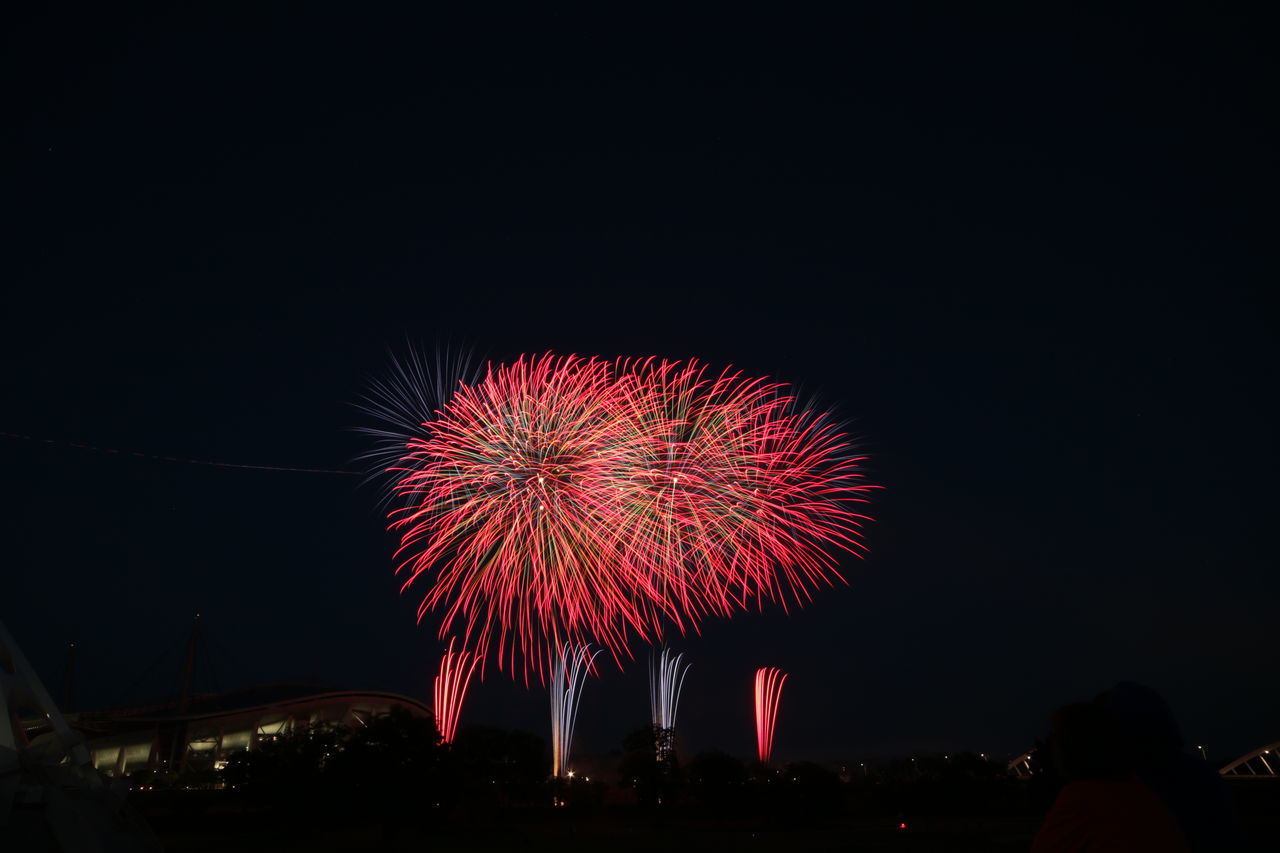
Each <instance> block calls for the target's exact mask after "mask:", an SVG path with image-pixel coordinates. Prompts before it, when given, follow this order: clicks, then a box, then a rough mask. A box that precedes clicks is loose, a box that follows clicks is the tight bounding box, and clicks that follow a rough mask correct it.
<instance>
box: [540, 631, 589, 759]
mask: <svg viewBox="0 0 1280 853" xmlns="http://www.w3.org/2000/svg"><path fill="white" fill-rule="evenodd" d="M590 649H591V647H590V646H579V647H578V648H577V649H572V648H571V647H570V645H569V644H568V643H565V644H564V646H562V647H561V649H560V654H559V655H557V656H554V657H553V659H552V661H551V685H550V687H551V775H552V776H554V777H556V778H557V779H558V778H560V777H561V776H563V775H564V774H565V773H567V772H568V765H569V750H570V749H571V748H572V746H573V724H574V721H575V720H576V719H577V717H578V703H579V702H581V701H582V687H583V681H582V676H583V673H584V672H587V671H589V670H590V669H591V665H592V663H593V662H594V661H595V659H596V655H598V654H600V652H599V651H594V652H592V651H590Z"/></svg>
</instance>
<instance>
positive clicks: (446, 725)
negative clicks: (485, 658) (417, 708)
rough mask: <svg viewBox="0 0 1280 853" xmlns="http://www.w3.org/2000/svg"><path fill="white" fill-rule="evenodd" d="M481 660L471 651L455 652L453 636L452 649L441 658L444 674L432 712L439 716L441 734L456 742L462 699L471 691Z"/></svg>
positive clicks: (437, 686)
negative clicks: (468, 689) (470, 686)
mask: <svg viewBox="0 0 1280 853" xmlns="http://www.w3.org/2000/svg"><path fill="white" fill-rule="evenodd" d="M479 662H480V659H479V658H478V657H476V656H475V655H473V654H471V652H467V651H456V652H455V651H454V650H453V640H452V639H450V640H449V649H448V651H446V652H445V653H444V655H442V656H441V658H440V674H439V675H437V676H436V681H435V689H434V691H433V694H434V696H433V698H434V700H435V701H434V702H433V704H432V713H433V714H434V715H435V718H436V728H438V729H439V730H440V738H441V740H443V741H444V742H445V743H453V738H454V735H456V734H457V732H458V717H459V715H460V714H461V713H462V700H463V698H464V697H465V696H466V695H467V687H468V685H470V683H471V675H472V673H474V672H475V669H476V664H478V663H479Z"/></svg>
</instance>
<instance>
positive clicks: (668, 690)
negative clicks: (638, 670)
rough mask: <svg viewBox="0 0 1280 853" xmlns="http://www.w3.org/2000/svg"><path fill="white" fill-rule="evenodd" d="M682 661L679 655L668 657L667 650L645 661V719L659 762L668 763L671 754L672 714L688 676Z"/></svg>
mask: <svg viewBox="0 0 1280 853" xmlns="http://www.w3.org/2000/svg"><path fill="white" fill-rule="evenodd" d="M683 659H684V655H683V654H678V655H676V656H675V657H674V658H673V657H671V650H670V649H663V650H662V654H661V655H659V656H658V657H657V658H653V657H652V656H651V657H650V659H649V716H650V719H651V720H652V721H653V729H654V735H655V738H656V740H657V743H656V744H655V747H656V749H657V753H658V754H657V758H658V760H659V761H669V760H670V759H671V757H672V753H673V752H674V751H675V729H676V710H677V708H678V707H679V705H680V690H681V688H682V687H683V686H684V677H685V676H686V675H688V673H689V664H686V663H682V660H683Z"/></svg>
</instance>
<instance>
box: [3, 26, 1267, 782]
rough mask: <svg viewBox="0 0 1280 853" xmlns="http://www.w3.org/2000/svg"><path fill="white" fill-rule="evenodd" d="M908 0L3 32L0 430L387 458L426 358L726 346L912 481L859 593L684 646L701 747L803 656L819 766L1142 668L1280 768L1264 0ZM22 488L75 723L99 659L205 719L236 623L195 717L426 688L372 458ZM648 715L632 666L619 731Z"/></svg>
mask: <svg viewBox="0 0 1280 853" xmlns="http://www.w3.org/2000/svg"><path fill="white" fill-rule="evenodd" d="M891 5H893V6H894V7H895V8H894V9H893V10H889V11H886V10H884V9H880V10H875V9H869V8H868V9H861V10H859V9H850V8H848V7H847V5H846V4H831V5H830V6H818V5H814V6H811V7H808V9H807V11H796V10H794V9H792V10H789V11H787V12H786V13H785V14H784V13H781V12H777V11H775V12H771V13H756V12H752V11H746V10H744V9H742V8H735V9H731V10H730V9H728V8H727V7H726V11H724V12H722V13H721V14H718V15H715V16H707V17H697V16H693V15H691V14H690V13H688V12H681V13H679V14H676V15H673V16H671V17H648V16H642V15H641V14H640V13H639V12H636V13H634V17H621V16H617V15H616V14H610V15H608V16H600V15H599V13H596V15H594V16H593V15H592V14H585V15H584V14H583V13H582V11H581V10H574V11H572V12H570V11H567V10H566V11H564V12H554V11H547V10H546V8H545V7H541V6H540V7H538V9H537V11H534V12H530V11H524V12H519V13H514V12H508V11H504V10H503V9H502V8H501V7H497V6H492V5H489V6H485V7H484V13H483V15H479V16H477V17H475V18H470V19H465V20H463V19H449V18H445V17H441V16H439V15H438V14H437V13H436V12H434V11H431V12H427V11H423V10H420V11H418V12H414V13H405V14H378V13H370V12H369V11H368V10H367V9H365V8H363V7H361V6H359V5H356V4H352V5H350V6H347V7H332V6H324V7H322V8H317V9H303V8H302V7H298V8H295V9H293V10H291V11H271V10H269V9H265V8H263V9H258V10H256V11H255V12H253V13H252V14H249V15H244V16H240V15H237V14H235V13H232V12H228V11H224V10H221V9H218V10H214V11H209V12H206V13H200V12H196V11H192V10H190V9H184V10H181V11H172V12H163V13H162V12H141V11H140V12H137V13H133V14H122V13H119V12H118V11H115V10H109V9H108V7H107V6H101V7H100V8H99V9H98V10H97V11H93V12H88V13H84V14H81V13H72V12H70V11H53V10H49V11H46V12H42V13H37V14H32V15H30V16H27V17H21V18H15V17H12V16H13V15H14V12H13V11H12V10H10V11H9V12H6V13H5V14H6V20H5V21H4V22H3V25H0V32H3V38H4V40H5V43H4V44H3V57H4V58H3V68H2V69H0V70H2V72H3V75H4V79H5V80H6V82H7V84H8V89H9V92H8V94H9V97H8V99H7V101H6V106H5V107H4V115H5V121H4V123H3V124H4V137H3V139H4V157H3V165H2V166H0V168H2V169H3V191H2V192H0V197H2V198H3V202H0V203H2V204H3V206H4V209H5V210H6V224H5V225H4V237H5V239H4V245H5V250H4V252H3V259H2V261H0V263H3V267H2V270H3V272H2V276H3V281H4V282H5V284H4V298H3V305H4V309H3V317H4V334H3V336H2V337H0V353H3V360H4V369H3V375H2V377H0V381H2V382H3V397H2V400H3V404H2V406H0V413H2V414H0V431H3V432H5V433H18V434H26V435H31V436H36V437H39V438H47V439H54V440H57V441H68V442H90V443H93V444H96V445H99V446H102V447H110V448H119V449H124V450H137V451H141V452H144V453H149V454H157V455H172V456H179V457H194V458H198V459H207V460H219V461H228V462H238V463H248V464H258V465H275V466H296V467H305V468H313V467H315V468H352V467H353V463H352V462H351V460H352V458H353V457H355V456H356V455H357V454H359V453H360V452H361V451H362V449H364V447H365V443H364V440H363V439H362V438H361V436H359V435H358V434H356V433H355V432H353V431H352V428H353V427H356V426H359V425H361V424H362V423H365V422H366V421H365V419H363V418H362V416H361V415H360V413H359V412H358V411H357V410H356V409H355V408H354V407H353V405H352V404H353V402H354V401H355V400H356V399H357V398H358V397H359V396H360V394H361V392H362V390H363V388H364V387H365V385H366V383H367V381H368V379H369V378H370V377H372V376H377V375H378V374H379V373H380V372H382V371H384V370H385V369H386V364H387V360H386V358H387V357H386V351H387V348H388V347H389V346H393V347H402V346H403V345H404V344H405V342H406V341H410V342H413V343H415V344H417V345H421V346H424V347H426V348H428V349H431V348H434V347H435V346H437V345H438V344H440V343H441V342H445V341H449V342H452V343H453V344H455V345H463V346H468V347H471V348H472V349H474V350H475V351H476V352H477V353H478V354H479V355H482V356H487V357H490V358H493V359H499V360H501V359H507V358H511V357H513V356H515V355H518V354H520V353H523V352H538V351H545V350H555V351H559V352H576V353H583V354H600V355H604V356H616V355H649V354H657V355H662V356H667V357H673V358H685V357H691V356H697V357H698V358H700V359H704V360H708V361H711V362H713V363H716V364H728V363H732V364H734V365H738V366H740V367H742V368H743V369H745V370H747V371H749V372H752V373H759V374H768V375H771V376H776V377H778V378H779V379H782V380H786V381H791V382H796V383H799V384H802V385H803V387H804V388H805V389H806V390H807V391H811V392H814V393H817V394H819V395H820V396H821V398H822V399H823V400H824V401H825V402H827V403H829V404H830V405H832V406H834V407H836V408H837V409H838V410H839V411H840V412H841V413H842V414H843V415H844V416H846V417H848V418H849V419H850V421H851V423H852V424H853V427H852V428H853V430H854V431H855V432H856V433H857V434H858V435H859V436H861V438H862V440H863V442H864V446H865V448H866V449H867V451H868V453H869V454H870V455H871V458H872V461H871V476H872V479H873V480H874V481H875V482H878V483H881V484H883V485H884V486H885V487H886V488H885V490H884V492H883V493H882V495H880V496H879V498H878V499H877V503H876V505H875V510H874V514H875V515H876V517H877V519H878V520H877V523H876V524H875V525H874V526H873V527H872V528H871V530H870V532H869V540H868V541H869V545H870V547H871V556H870V558H869V559H867V560H866V561H863V562H858V561H853V562H851V563H850V564H848V565H847V575H848V577H849V580H850V583H849V586H848V587H842V588H838V589H832V590H828V591H825V592H823V593H822V594H821V595H820V596H818V598H817V600H816V601H815V603H814V604H813V605H812V606H811V607H808V608H806V609H805V610H803V611H801V612H797V613H793V614H791V615H790V616H784V615H781V614H780V613H776V612H769V613H766V614H764V615H749V616H744V617H742V618H735V619H733V620H732V621H714V622H709V623H707V624H706V625H705V630H704V634H703V636H701V637H700V638H693V639H689V640H687V641H686V642H684V643H683V644H678V646H679V647H683V648H686V649H688V651H689V654H690V656H691V657H692V659H693V661H694V665H695V668H694V670H693V672H692V674H691V675H690V680H689V683H688V687H687V690H686V695H685V702H684V705H683V707H682V711H681V727H680V728H681V736H682V738H683V739H684V744H685V746H686V748H688V749H689V750H698V749H702V748H706V747H710V746H719V747H722V748H724V749H727V750H729V751H733V752H737V753H739V754H744V755H745V754H747V753H749V752H750V751H751V750H752V748H753V746H754V740H753V738H754V734H753V731H752V729H751V723H750V719H749V714H750V708H749V699H750V678H751V673H752V671H753V670H754V668H755V667H757V666H761V665H766V664H768V665H777V666H781V667H783V668H784V669H786V670H788V671H789V672H790V673H792V677H791V680H790V681H789V682H788V685H787V692H786V694H785V696H784V699H783V707H782V713H781V718H780V724H779V734H778V741H777V755H778V756H779V757H782V758H784V759H785V758H795V757H831V758H840V759H855V760H856V759H857V758H858V757H860V756H873V755H883V754H890V753H901V752H910V751H914V750H925V749H939V750H943V749H945V750H959V749H963V748H969V749H973V750H981V751H986V752H992V753H997V754H1010V753H1012V754H1016V753H1017V752H1020V751H1021V750H1023V749H1024V748H1026V747H1028V746H1030V744H1031V741H1032V739H1033V738H1034V737H1035V736H1037V735H1039V734H1041V733H1042V732H1043V731H1044V729H1045V728H1046V726H1047V718H1048V715H1049V713H1050V712H1051V711H1052V710H1053V708H1055V707H1056V706H1058V705H1060V704H1063V703H1065V702H1067V701H1071V700H1078V699H1084V698H1088V697H1090V696H1092V695H1093V694H1094V693H1096V692H1098V691H1100V690H1102V689H1104V688H1106V687H1107V686H1109V685H1110V684H1112V683H1114V682H1115V681H1117V680H1120V679H1132V680H1137V681H1141V682H1144V683H1147V684H1150V685H1152V686H1154V687H1156V688H1157V689H1158V690H1160V691H1162V692H1163V693H1164V695H1165V696H1166V697H1167V698H1168V699H1169V701H1170V702H1171V704H1172V706H1173V708H1174V711H1175V712H1176V714H1177V715H1178V717H1179V719H1180V720H1181V723H1182V726H1183V728H1184V729H1185V731H1186V733H1187V735H1188V737H1189V738H1190V739H1191V740H1192V742H1193V743H1198V742H1204V743H1206V744H1207V745H1208V747H1209V751H1210V752H1211V753H1212V754H1215V755H1219V756H1222V757H1224V758H1229V757H1233V756H1234V755H1235V754H1238V753H1240V752H1243V751H1245V750H1246V749H1249V748H1253V747H1256V746H1259V745H1261V744H1263V743H1266V742H1270V741H1273V740H1275V739H1276V738H1277V737H1280V729H1277V728H1276V725H1277V724H1276V720H1277V719H1280V679H1277V669H1276V663H1277V662H1278V660H1280V656H1277V654H1276V649H1277V639H1278V637H1277V630H1276V624H1277V623H1276V601H1277V593H1280V583H1278V582H1277V579H1276V573H1275V571H1274V564H1275V561H1274V558H1273V557H1271V556H1268V555H1269V554H1272V553H1273V549H1274V543H1273V541H1272V537H1271V536H1270V535H1269V534H1271V533H1272V531H1274V526H1275V518H1276V511H1277V501H1276V497H1275V486H1274V483H1275V480H1276V474H1277V471H1276V458H1275V450H1274V430H1275V414H1276V403H1275V390H1274V389H1275V384H1276V380H1275V363H1276V360H1275V356H1276V343H1275V314H1274V313H1273V311H1272V307H1271V303H1270V299H1269V298H1268V297H1269V294H1268V293H1267V286H1268V285H1273V284H1274V276H1275V251H1274V245H1275V244H1274V236H1275V233H1276V222H1275V218H1274V216H1273V211H1274V200H1275V198H1276V191H1277V189H1278V188H1280V182H1278V181H1277V169H1276V151H1277V141H1278V140H1277V119H1276V111H1275V108H1274V107H1275V97H1274V93H1275V87H1276V84H1277V82H1278V81H1280V75H1277V68H1276V61H1275V55H1274V52H1271V50H1270V45H1271V44H1272V42H1273V41H1274V35H1275V27H1274V21H1272V20H1264V19H1262V18H1260V17H1257V15H1256V14H1255V13H1245V12H1244V11H1242V10H1244V9H1245V8H1247V5H1246V4H1241V5H1240V6H1239V7H1236V8H1235V9H1233V8H1232V7H1231V6H1230V5H1224V4H1213V6H1214V8H1213V9H1212V10H1210V9H1208V8H1207V7H1196V6H1188V5H1176V6H1175V5H1173V4H1161V5H1159V6H1156V7H1153V8H1152V10H1150V11H1149V12H1147V13H1124V14H1121V13H1114V14H1113V13H1108V14H1100V13H1098V12H1096V11H1095V12H1087V11H1081V10H1073V9H1070V8H1069V7H1067V6H1065V5H1062V6H1056V7H1054V8H1053V11H1049V10H1047V9H1045V8H1043V7H1041V6H1040V5H1039V4H1032V5H1033V6H1035V7H1036V8H1035V10H1034V11H1029V9H1030V7H1028V6H1026V4H1017V5H1013V6H1009V7H990V8H988V9H987V10H985V11H984V10H975V9H973V8H970V7H971V6H972V4H968V5H965V6H961V5H956V4H950V8H949V9H948V10H946V11H939V10H937V9H932V8H929V7H923V6H911V7H908V6H905V5H901V4H891ZM424 9H425V7H424ZM0 465H2V466H3V482H4V490H3V493H4V501H5V506H4V512H3V514H2V515H0V519H2V521H0V542H3V543H4V548H3V566H4V568H3V573H4V578H5V580H4V584H3V591H2V592H0V616H2V617H3V619H4V620H5V621H6V623H7V624H8V626H9V628H10V630H11V631H12V632H13V633H14V634H15V635H16V636H17V638H18V639H19V641H20V642H21V643H22V644H23V645H24V647H25V648H26V650H27V652H28V654H29V656H30V657H31V658H32V659H33V662H34V663H35V664H36V666H37V667H38V668H39V670H40V672H41V673H42V674H43V675H44V677H45V679H46V680H47V682H48V683H49V685H50V686H51V687H52V688H53V689H54V690H55V691H56V692H58V693H59V694H60V693H61V691H62V683H63V675H62V673H63V667H64V647H65V644H66V643H67V642H68V641H69V640H72V639H75V640H77V641H78V642H79V648H80V656H79V660H78V672H77V682H76V697H75V698H76V702H75V704H76V705H77V706H81V707H85V706H90V707H101V706H106V705H110V704H114V703H126V702H139V701H142V700H144V699H147V698H150V697H154V696H159V695H164V694H165V693H172V692H173V691H174V690H175V689H176V685H177V681H178V670H179V667H180V657H181V653H182V645H183V642H184V639H185V635H186V632H187V628H188V624H189V621H190V616H191V613H192V612H193V611H194V609H195V608H196V607H197V606H199V607H200V608H201V609H202V612H203V614H204V617H203V622H204V625H205V628H206V632H207V636H208V637H209V638H210V652H211V653H210V655H209V661H210V665H209V666H206V667H204V668H203V669H202V672H201V674H200V685H201V686H202V688H203V689H213V688H214V687H215V686H216V687H221V688H228V687H234V686H239V685H244V684H252V683H260V682H268V681H281V680H307V681H318V682H322V683H329V684H335V685H342V686H349V687H360V688H382V689H394V690H398V691H402V692H405V693H410V694H414V695H419V696H425V695H426V694H427V691H428V689H429V681H430V677H431V674H432V669H433V668H434V666H435V664H436V661H437V657H438V652H439V648H440V646H439V643H438V641H437V639H436V637H435V632H434V630H433V629H434V624H425V625H424V626H422V627H416V626H415V624H414V618H413V617H414V609H415V606H416V598H414V597H412V596H406V597H401V596H399V595H398V593H397V588H398V582H397V581H396V579H395V577H394V576H393V573H392V567H393V564H392V560H391V551H392V544H393V543H392V540H391V538H390V537H389V536H388V535H387V534H386V533H385V531H384V530H383V525H382V522H381V520H380V517H379V515H378V512H377V509H376V505H375V504H376V498H377V496H376V494H375V493H374V492H373V491H372V490H371V489H367V488H362V487H360V486H359V478H357V477H348V476H340V475H325V474H306V473H290V472H272V471H254V470H238V469H221V468H208V467H199V466H192V465H186V464H176V463H165V462H157V461H150V460H148V459H144V458H136V457H128V456H119V455H112V454H107V453H100V452H94V451H89V450H82V449H76V448H74V447H71V446H68V445H65V444H54V445H49V444H43V443H37V442H32V441H26V440H20V439H13V438H5V439H2V440H0ZM638 652H639V653H640V654H641V655H642V656H643V654H644V653H645V650H644V649H638ZM646 689H647V688H646V682H645V669H644V667H643V666H632V667H630V668H628V669H627V671H626V672H623V673H620V672H618V671H616V670H613V669H606V670H605V672H604V677H603V679H601V680H597V681H593V682H592V683H591V684H590V685H589V686H588V687H587V690H586V698H585V700H584V703H583V706H582V712H581V723H580V729H579V731H580V738H581V740H580V749H581V751H584V752H593V751H594V752H603V751H607V750H609V749H611V748H614V747H615V746H617V745H618V744H619V743H620V741H621V739H622V737H623V735H625V734H626V733H627V732H628V731H630V730H632V729H633V728H635V727H636V726H638V725H641V724H643V723H644V721H645V719H646V716H647V710H648V706H647V693H646ZM464 720H465V721H468V722H483V723H492V724H497V725H503V726H520V727H524V728H527V729H532V730H534V731H538V732H540V733H541V732H543V730H544V729H546V727H547V723H546V711H545V694H544V693H542V692H541V691H539V690H532V691H530V690H526V689H525V688H524V687H523V686H522V685H517V684H514V683H512V681H511V680H510V679H509V678H507V677H506V676H505V675H502V674H497V673H494V674H492V675H491V676H490V677H489V679H488V680H487V681H486V682H485V683H484V684H483V685H481V686H479V687H477V688H476V689H475V690H474V691H473V698H472V701H471V702H470V704H469V705H468V706H467V709H466V711H465V714H464Z"/></svg>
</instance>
